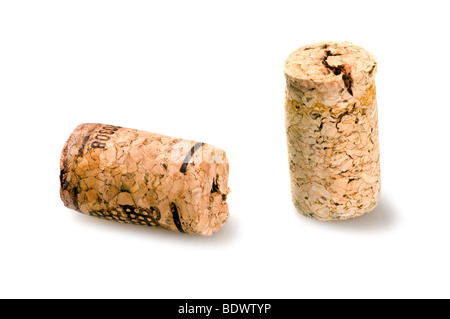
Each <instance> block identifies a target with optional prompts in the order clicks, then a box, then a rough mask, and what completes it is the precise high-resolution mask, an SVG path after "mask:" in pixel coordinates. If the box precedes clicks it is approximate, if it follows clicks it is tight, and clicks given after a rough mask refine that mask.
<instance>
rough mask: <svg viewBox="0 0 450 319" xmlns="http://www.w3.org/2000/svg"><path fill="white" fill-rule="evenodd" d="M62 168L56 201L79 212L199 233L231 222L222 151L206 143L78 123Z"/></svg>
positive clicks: (225, 164) (67, 145)
mask: <svg viewBox="0 0 450 319" xmlns="http://www.w3.org/2000/svg"><path fill="white" fill-rule="evenodd" d="M60 166H61V175H60V179H61V199H62V200H63V202H64V204H65V205H66V206H67V207H69V208H72V209H75V210H77V211H79V212H81V213H83V214H87V215H92V216H97V217H101V218H105V219H108V220H113V221H117V222H124V223H133V224H140V225H146V226H157V227H162V228H165V229H170V230H174V231H180V232H184V233H189V234H199V235H211V234H213V233H214V232H216V231H217V230H219V229H220V228H221V227H222V225H223V224H224V223H225V222H226V221H227V219H228V205H227V203H226V198H227V194H228V193H229V189H228V186H227V185H228V172H229V166H228V161H227V158H226V154H225V152H224V151H222V150H221V149H219V148H216V147H214V146H211V145H208V144H205V143H196V142H193V141H188V140H182V139H177V138H172V137H168V136H164V135H159V134H154V133H148V132H144V131H139V130H133V129H128V128H123V127H118V126H112V125H104V124H82V125H80V126H78V127H77V128H76V129H75V131H74V132H73V133H72V134H71V136H70V138H69V139H68V141H67V142H66V145H65V146H64V149H63V151H62V154H61V162H60Z"/></svg>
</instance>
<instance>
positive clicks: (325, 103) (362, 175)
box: [284, 42, 380, 221]
mask: <svg viewBox="0 0 450 319" xmlns="http://www.w3.org/2000/svg"><path fill="white" fill-rule="evenodd" d="M376 71H377V62H376V60H375V58H374V56H373V55H371V54H370V53H369V52H367V51H366V50H364V49H363V48H361V47H358V46H356V45H354V44H351V43H348V42H324V43H316V44H312V45H307V46H304V47H301V48H300V49H298V50H296V51H294V52H293V53H292V54H291V55H290V56H289V58H288V59H287V60H286V62H285V66H284V72H285V76H286V103H285V115H286V131H287V143H288V151H289V164H290V176H291V190H292V198H293V202H294V205H295V206H296V208H297V210H298V211H299V212H300V213H301V214H303V215H306V216H309V217H313V218H315V219H318V220H323V221H331V220H341V219H348V218H354V217H358V216H361V215H363V214H365V213H367V212H369V211H371V210H373V209H374V207H375V206H376V205H377V202H378V199H379V194H380V160H379V158H380V156H379V145H378V114H377V102H376V93H375V81H374V77H375V73H376Z"/></svg>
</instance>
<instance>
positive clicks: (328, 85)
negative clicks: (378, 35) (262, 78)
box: [284, 41, 377, 95]
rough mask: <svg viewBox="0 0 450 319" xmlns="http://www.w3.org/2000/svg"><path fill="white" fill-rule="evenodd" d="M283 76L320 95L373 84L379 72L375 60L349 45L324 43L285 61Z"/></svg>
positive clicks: (350, 90) (356, 47)
mask: <svg viewBox="0 0 450 319" xmlns="http://www.w3.org/2000/svg"><path fill="white" fill-rule="evenodd" d="M284 72H285V75H286V79H287V81H290V82H292V85H294V86H304V87H307V88H309V89H320V90H321V91H324V92H325V91H334V90H338V89H339V88H340V87H345V88H346V89H347V90H348V92H349V93H350V95H353V94H352V85H354V84H357V85H363V84H365V83H370V82H371V81H372V80H373V78H374V76H375V74H376V72H377V62H376V59H375V57H374V56H373V55H372V54H371V53H370V52H368V51H367V50H365V49H363V48H361V47H359V46H357V45H355V44H352V43H350V42H331V41H330V42H321V43H315V44H311V45H306V46H303V47H301V48H299V49H297V50H296V51H294V52H293V53H292V54H291V55H290V56H289V57H288V59H287V60H286V62H285V65H284Z"/></svg>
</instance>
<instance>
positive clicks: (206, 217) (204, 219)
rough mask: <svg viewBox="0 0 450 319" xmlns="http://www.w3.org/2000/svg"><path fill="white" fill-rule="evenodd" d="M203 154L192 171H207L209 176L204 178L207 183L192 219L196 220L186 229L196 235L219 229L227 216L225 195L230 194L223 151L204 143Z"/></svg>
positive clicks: (227, 169) (226, 160) (226, 163)
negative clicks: (196, 215) (195, 214)
mask: <svg viewBox="0 0 450 319" xmlns="http://www.w3.org/2000/svg"><path fill="white" fill-rule="evenodd" d="M203 154H204V155H203V156H204V160H205V162H204V163H201V164H200V165H198V166H197V170H196V171H195V170H193V171H194V172H195V174H200V175H201V174H202V172H208V173H209V174H208V175H209V176H208V177H207V178H204V180H209V184H208V185H207V186H206V185H205V187H204V191H205V194H204V196H203V198H202V201H200V203H199V204H198V218H196V219H194V220H196V221H197V222H194V223H191V224H190V225H188V226H187V227H186V230H187V232H191V233H194V234H198V235H203V236H211V235H212V234H214V233H215V232H217V231H219V230H220V229H221V228H222V226H223V225H224V224H225V223H226V222H227V221H228V218H229V210H228V204H227V197H228V194H230V189H229V187H228V175H229V163H228V159H227V156H226V153H225V151H223V150H221V149H219V148H215V147H213V146H211V145H207V144H205V145H204V149H203ZM206 154H207V155H206ZM194 169H195V168H194Z"/></svg>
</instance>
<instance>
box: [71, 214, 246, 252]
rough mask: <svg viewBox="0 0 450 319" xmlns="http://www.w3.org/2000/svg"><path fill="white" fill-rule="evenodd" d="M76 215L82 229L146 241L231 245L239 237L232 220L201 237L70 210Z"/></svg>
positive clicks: (76, 220)
mask: <svg viewBox="0 0 450 319" xmlns="http://www.w3.org/2000/svg"><path fill="white" fill-rule="evenodd" d="M68 211H69V213H72V214H73V215H74V217H73V219H74V220H75V222H76V223H78V224H80V225H81V226H82V227H95V228H101V229H102V230H106V231H111V232H117V233H118V234H121V235H126V236H128V235H129V236H139V237H142V238H145V239H146V240H155V241H166V242H177V243H180V242H189V243H192V242H195V243H198V244H200V245H202V244H205V245H208V244H214V245H217V244H229V243H230V242H232V241H233V239H234V238H236V237H237V236H236V235H237V232H238V230H237V224H236V221H233V219H232V218H230V219H229V220H228V221H227V222H226V223H225V225H223V226H222V228H221V229H219V230H218V231H217V232H215V233H214V234H212V235H211V236H200V235H192V234H185V233H180V232H176V231H172V230H167V229H163V228H159V227H148V226H141V225H133V224H126V223H117V222H114V221H109V220H105V219H101V218H97V217H93V216H88V215H84V214H81V213H79V212H74V211H72V210H70V209H68Z"/></svg>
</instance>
